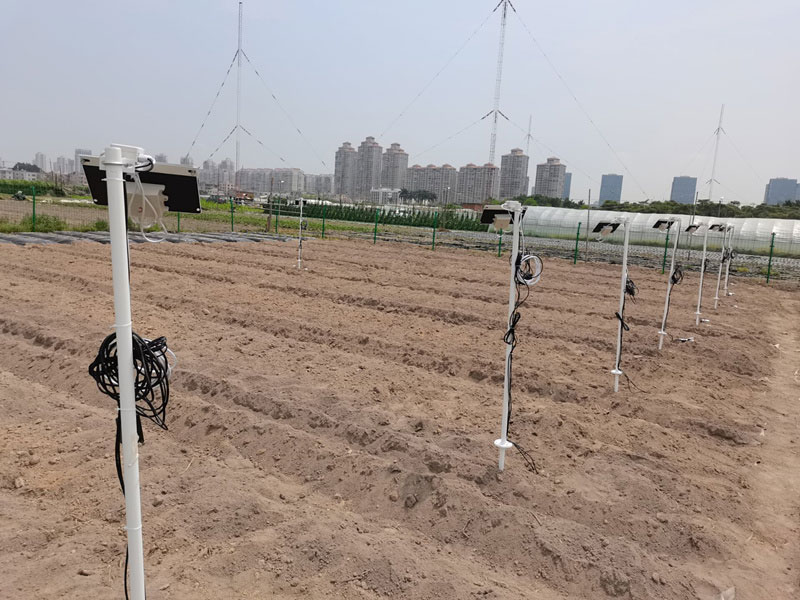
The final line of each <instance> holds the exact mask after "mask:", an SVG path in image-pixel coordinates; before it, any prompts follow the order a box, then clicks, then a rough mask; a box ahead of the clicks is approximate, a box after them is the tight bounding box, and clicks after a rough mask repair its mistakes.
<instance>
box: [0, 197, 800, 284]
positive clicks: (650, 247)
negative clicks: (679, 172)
mask: <svg viewBox="0 0 800 600" xmlns="http://www.w3.org/2000/svg"><path fill="white" fill-rule="evenodd" d="M27 192H28V193H27V195H26V198H25V199H24V200H16V199H13V198H12V197H10V195H7V194H3V195H0V233H3V232H6V233H13V232H30V231H36V232H47V231H60V230H78V231H107V229H108V223H107V209H106V207H101V206H95V205H94V204H93V203H92V202H91V201H90V200H89V199H86V198H53V197H44V198H43V197H42V196H41V195H39V194H36V195H35V196H34V194H33V193H32V192H34V190H33V189H30V190H27ZM202 204H203V212H202V213H200V214H198V215H193V214H177V213H167V214H166V215H165V217H164V225H165V226H166V228H167V230H168V231H170V232H180V233H188V234H191V233H212V232H238V233H256V232H257V233H272V234H282V235H290V236H294V235H297V232H298V227H299V222H300V206H299V204H297V202H296V201H294V200H289V201H287V200H275V201H273V202H271V203H267V204H265V205H264V206H245V205H240V204H237V203H236V202H235V201H231V200H229V199H226V200H225V201H224V202H223V203H215V202H210V201H205V200H204V201H203V203H202ZM303 220H304V223H305V233H304V235H305V236H308V237H316V238H319V239H326V240H327V239H362V240H365V241H368V242H370V243H373V244H378V243H382V242H402V243H411V244H415V245H419V246H424V247H428V248H430V249H431V250H436V249H437V248H440V247H443V246H444V247H457V248H464V249H469V250H479V251H487V252H492V253H494V254H496V255H497V256H503V255H506V256H507V252H508V251H509V249H510V247H511V244H510V240H509V239H508V238H509V236H508V234H505V235H498V234H497V232H490V231H487V230H486V227H485V226H480V225H479V224H477V223H476V222H475V218H474V217H470V218H466V217H463V216H461V215H459V214H458V213H455V212H454V211H445V210H442V209H437V208H435V207H431V208H425V209H415V210H413V211H412V210H409V209H405V210H403V211H401V210H399V209H397V208H386V207H371V206H360V207H344V206H337V205H333V204H312V203H309V204H305V205H304V207H303ZM408 223H412V224H408ZM129 226H130V228H131V229H132V230H136V229H137V227H136V226H135V225H133V224H132V223H131V224H130V225H129ZM458 227H461V229H459V228H458ZM525 235H526V244H527V246H528V249H529V250H531V251H534V252H538V253H540V254H543V255H546V256H553V257H559V258H563V259H565V260H569V261H570V262H573V263H577V262H578V261H579V260H582V261H586V260H594V261H606V262H616V261H618V260H619V259H620V257H621V251H622V249H621V244H622V239H623V230H622V229H618V230H617V231H616V232H615V233H614V234H612V235H609V236H607V237H606V238H605V239H604V240H603V241H602V242H601V241H598V239H597V238H598V235H597V234H596V233H593V232H591V231H586V229H585V228H584V229H581V225H580V223H578V224H575V223H569V224H568V223H552V222H549V223H537V222H533V221H530V220H528V221H526V222H525ZM672 236H674V232H673V233H671V234H670V236H669V237H668V236H667V235H665V234H664V233H661V232H659V231H658V230H655V229H649V230H644V229H636V228H633V229H632V230H631V238H630V243H631V251H630V256H631V261H632V262H633V263H635V264H640V265H642V266H649V267H651V268H653V269H659V270H666V268H667V265H668V263H669V254H670V252H671V248H672V243H671V241H670V240H672V239H673V238H672ZM702 244H703V235H702V234H700V235H689V234H687V233H684V232H681V239H680V242H679V246H678V247H679V253H678V261H679V262H680V263H682V264H683V265H684V266H685V267H686V268H687V269H693V268H698V267H699V261H700V253H701V249H702ZM721 245H722V235H721V234H719V233H715V232H712V233H710V234H709V238H708V253H709V259H710V261H711V262H712V264H714V263H715V261H717V263H716V264H718V261H719V258H720V249H721ZM733 247H734V249H735V250H736V251H737V252H738V254H739V256H738V257H737V258H736V259H734V261H733V262H732V264H731V273H732V274H733V275H748V276H755V277H763V278H764V280H765V281H766V280H769V281H774V280H785V279H792V280H800V243H797V242H795V241H794V240H790V239H789V240H786V239H780V238H779V237H776V236H769V237H768V238H766V239H760V238H752V237H746V236H743V235H741V233H736V232H735V234H734V237H733Z"/></svg>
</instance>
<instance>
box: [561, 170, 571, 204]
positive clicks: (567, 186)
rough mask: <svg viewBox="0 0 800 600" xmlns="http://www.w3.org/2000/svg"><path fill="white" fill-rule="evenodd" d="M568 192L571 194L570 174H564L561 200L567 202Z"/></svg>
mask: <svg viewBox="0 0 800 600" xmlns="http://www.w3.org/2000/svg"><path fill="white" fill-rule="evenodd" d="M570 192H572V173H564V193H563V194H562V195H561V199H562V200H569V195H570Z"/></svg>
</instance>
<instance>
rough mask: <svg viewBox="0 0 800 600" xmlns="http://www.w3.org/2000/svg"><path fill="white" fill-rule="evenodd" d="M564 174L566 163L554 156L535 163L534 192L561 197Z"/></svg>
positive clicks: (549, 196) (565, 173) (551, 196)
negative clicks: (543, 161)
mask: <svg viewBox="0 0 800 600" xmlns="http://www.w3.org/2000/svg"><path fill="white" fill-rule="evenodd" d="M566 175H567V166H566V165H563V164H561V161H560V160H559V159H557V158H555V157H550V158H548V159H547V162H545V163H542V164H540V165H536V182H535V183H534V193H536V194H538V195H540V196H546V197H547V198H561V197H562V196H563V195H564V180H565V179H566Z"/></svg>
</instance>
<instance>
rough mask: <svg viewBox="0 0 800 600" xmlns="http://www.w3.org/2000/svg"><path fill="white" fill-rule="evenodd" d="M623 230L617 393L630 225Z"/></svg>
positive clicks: (624, 225)
mask: <svg viewBox="0 0 800 600" xmlns="http://www.w3.org/2000/svg"><path fill="white" fill-rule="evenodd" d="M622 226H623V227H624V228H625V242H624V245H623V247H622V279H621V283H620V290H619V316H620V318H619V319H617V320H618V321H619V323H618V327H617V359H616V361H615V362H614V370H613V371H611V372H612V373H613V374H614V391H615V392H618V391H619V376H620V375H622V369H620V368H619V361H620V359H621V358H622V319H623V318H624V316H625V315H624V314H623V311H624V310H625V286H626V284H627V283H628V242H630V239H631V228H630V224H629V223H628V222H627V221H626V222H625V223H623V225H622Z"/></svg>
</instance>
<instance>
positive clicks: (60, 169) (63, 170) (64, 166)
mask: <svg viewBox="0 0 800 600" xmlns="http://www.w3.org/2000/svg"><path fill="white" fill-rule="evenodd" d="M74 171H75V161H73V160H72V159H71V158H67V157H66V156H59V157H58V158H57V159H56V162H54V163H53V172H54V173H58V174H59V175H68V174H69V173H72V172H74Z"/></svg>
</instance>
